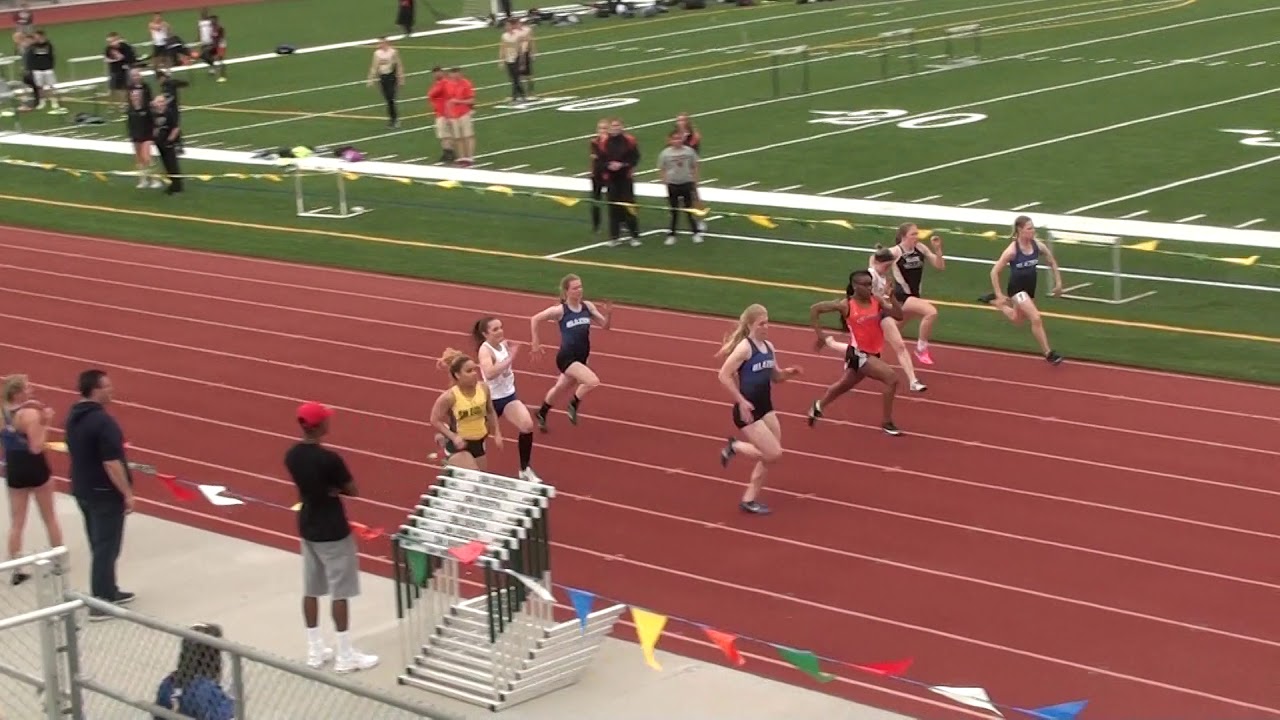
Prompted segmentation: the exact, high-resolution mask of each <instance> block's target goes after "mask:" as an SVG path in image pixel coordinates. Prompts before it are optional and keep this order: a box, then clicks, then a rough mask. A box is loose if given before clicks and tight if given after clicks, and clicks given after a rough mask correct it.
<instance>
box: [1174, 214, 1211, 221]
mask: <svg viewBox="0 0 1280 720" xmlns="http://www.w3.org/2000/svg"><path fill="white" fill-rule="evenodd" d="M1202 217H1204V213H1200V214H1199V215H1188V216H1186V217H1184V218H1182V219H1181V220H1175V221H1174V222H1180V223H1185V222H1191V221H1192V220H1199V219H1200V218H1202Z"/></svg>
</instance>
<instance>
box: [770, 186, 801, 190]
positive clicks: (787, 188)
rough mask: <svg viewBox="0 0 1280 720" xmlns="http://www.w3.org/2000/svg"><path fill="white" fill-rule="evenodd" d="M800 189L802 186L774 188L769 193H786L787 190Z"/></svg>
mask: <svg viewBox="0 0 1280 720" xmlns="http://www.w3.org/2000/svg"><path fill="white" fill-rule="evenodd" d="M802 187H804V185H783V186H782V187H780V188H774V189H772V190H770V191H769V192H787V191H789V190H795V189H797V188H802Z"/></svg>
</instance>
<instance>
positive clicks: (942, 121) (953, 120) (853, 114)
mask: <svg viewBox="0 0 1280 720" xmlns="http://www.w3.org/2000/svg"><path fill="white" fill-rule="evenodd" d="M813 113H814V114H815V115H822V116H823V117H817V118H814V119H812V120H810V121H809V122H810V123H821V124H825V125H840V126H842V127H857V126H859V125H883V124H888V123H889V122H891V121H892V120H893V119H894V118H900V117H905V116H907V115H910V114H911V113H909V112H907V111H906V110H849V111H844V110H814V111H813ZM986 119H987V116H986V115H983V114H981V113H931V114H928V115H917V116H916V117H913V118H910V119H907V120H902V121H901V122H898V123H895V125H897V126H898V127H900V128H902V129H904V130H931V129H933V128H944V127H955V126H957V125H968V124H969V123H976V122H981V121H983V120H986Z"/></svg>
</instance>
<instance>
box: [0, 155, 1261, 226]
mask: <svg viewBox="0 0 1280 720" xmlns="http://www.w3.org/2000/svg"><path fill="white" fill-rule="evenodd" d="M0 144H8V145H22V146H27V147H43V148H50V149H56V150H75V151H81V152H86V151H87V152H98V153H109V154H113V155H132V154H133V147H132V146H131V145H130V144H129V143H126V142H124V141H120V140H87V139H80V138H68V137H52V136H47V135H32V134H30V133H8V134H3V135H0ZM184 159H186V160H188V161H191V160H195V161H205V162H215V163H229V164H235V165H254V166H259V167H271V168H277V169H286V168H290V167H292V166H293V164H295V163H296V165H297V167H299V168H300V169H302V170H307V171H314V172H338V171H340V172H344V173H351V174H355V175H374V176H382V177H399V178H408V179H414V180H426V181H439V180H455V181H458V182H463V183H470V184H475V185H506V186H511V187H519V188H527V189H533V190H553V191H557V192H566V193H576V194H586V193H587V192H589V191H590V190H591V185H590V182H589V181H588V180H587V179H586V178H578V177H568V176H563V175H545V174H538V173H518V172H497V171H492V170H475V169H466V168H453V167H445V166H433V165H410V164H407V163H392V162H373V161H367V162H356V163H350V162H344V161H342V160H339V159H337V158H328V157H310V158H306V159H303V160H298V161H293V160H290V161H288V162H287V163H282V162H280V161H272V160H262V159H255V158H254V157H253V153H249V152H235V151H231V150H211V149H207V148H188V149H187V151H186V154H185V156H184ZM636 195H637V196H638V197H646V198H666V197H667V190H666V187H665V186H663V185H660V184H658V183H636ZM701 195H702V197H703V198H704V199H705V200H707V201H708V202H712V203H715V202H719V203H726V204H729V205H739V206H748V207H753V208H772V209H775V210H806V211H810V212H818V213H829V214H832V215H842V216H845V215H854V216H887V217H909V218H914V219H915V220H917V221H923V220H928V221H931V222H932V221H942V222H949V223H965V224H971V225H984V226H999V227H1002V228H1005V227H1009V226H1011V225H1012V224H1013V220H1014V218H1015V217H1017V215H1018V213H1017V212H1015V211H1012V210H994V209H990V208H977V207H970V208H961V207H948V206H945V205H917V204H913V203H902V202H881V201H878V200H860V199H855V198H837V197H830V196H826V197H823V196H818V195H801V194H794V193H771V192H764V191H760V190H731V189H728V188H705V189H703V190H702V191H701ZM1036 224H1037V225H1039V226H1041V227H1044V228H1049V229H1052V230H1055V231H1068V232H1081V233H1090V234H1096V235H1116V236H1120V237H1131V238H1146V239H1151V240H1176V241H1181V242H1188V243H1198V244H1202V245H1247V246H1251V247H1253V248H1267V249H1270V250H1280V232H1275V231H1269V230H1242V229H1237V228H1227V227H1212V226H1206V225H1179V224H1177V223H1160V222H1149V221H1143V220H1116V219H1114V218H1096V217H1082V216H1078V215H1038V216H1037V217H1036Z"/></svg>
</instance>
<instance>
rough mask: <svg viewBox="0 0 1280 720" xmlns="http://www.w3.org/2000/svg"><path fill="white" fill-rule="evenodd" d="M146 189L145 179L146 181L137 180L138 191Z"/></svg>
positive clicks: (142, 179) (143, 179)
mask: <svg viewBox="0 0 1280 720" xmlns="http://www.w3.org/2000/svg"><path fill="white" fill-rule="evenodd" d="M146 187H147V179H146V178H140V179H139V180H138V189H139V190H142V189H145V188H146Z"/></svg>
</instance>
